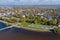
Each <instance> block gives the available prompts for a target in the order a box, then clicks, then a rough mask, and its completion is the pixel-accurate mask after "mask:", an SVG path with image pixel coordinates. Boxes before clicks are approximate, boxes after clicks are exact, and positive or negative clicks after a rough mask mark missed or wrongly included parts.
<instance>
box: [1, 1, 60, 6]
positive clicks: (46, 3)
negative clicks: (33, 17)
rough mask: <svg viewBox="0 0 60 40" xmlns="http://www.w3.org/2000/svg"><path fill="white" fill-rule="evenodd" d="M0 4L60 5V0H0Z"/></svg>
mask: <svg viewBox="0 0 60 40" xmlns="http://www.w3.org/2000/svg"><path fill="white" fill-rule="evenodd" d="M0 5H60V0H0Z"/></svg>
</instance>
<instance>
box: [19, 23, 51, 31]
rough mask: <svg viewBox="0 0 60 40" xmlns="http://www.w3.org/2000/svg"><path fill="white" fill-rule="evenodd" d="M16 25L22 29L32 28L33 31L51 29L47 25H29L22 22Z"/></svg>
mask: <svg viewBox="0 0 60 40" xmlns="http://www.w3.org/2000/svg"><path fill="white" fill-rule="evenodd" d="M18 25H19V26H23V27H28V28H33V29H39V30H45V29H47V28H50V27H51V26H48V25H41V24H30V23H27V22H22V23H20V24H18Z"/></svg>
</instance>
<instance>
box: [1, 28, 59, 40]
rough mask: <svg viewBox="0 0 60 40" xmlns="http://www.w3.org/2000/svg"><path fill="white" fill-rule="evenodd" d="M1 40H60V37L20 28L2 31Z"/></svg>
mask: <svg viewBox="0 0 60 40" xmlns="http://www.w3.org/2000/svg"><path fill="white" fill-rule="evenodd" d="M0 40H60V35H56V34H53V33H51V32H33V31H29V30H24V29H20V28H10V29H6V30H2V31H0Z"/></svg>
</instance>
